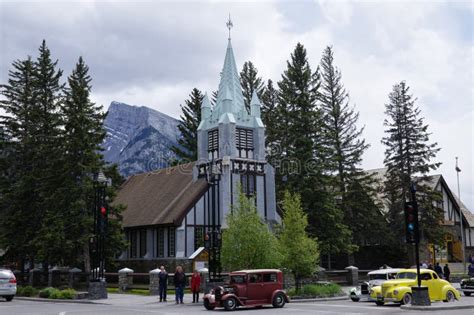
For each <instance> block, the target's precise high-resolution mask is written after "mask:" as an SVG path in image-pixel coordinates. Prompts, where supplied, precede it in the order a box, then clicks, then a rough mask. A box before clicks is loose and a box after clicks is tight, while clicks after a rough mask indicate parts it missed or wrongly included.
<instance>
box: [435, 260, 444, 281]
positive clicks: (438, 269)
mask: <svg viewBox="0 0 474 315" xmlns="http://www.w3.org/2000/svg"><path fill="white" fill-rule="evenodd" d="M434 271H435V272H436V273H437V274H438V277H440V278H441V279H443V269H442V268H441V266H440V265H439V262H436V265H435V267H434Z"/></svg>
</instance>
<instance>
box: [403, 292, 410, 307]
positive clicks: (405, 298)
mask: <svg viewBox="0 0 474 315" xmlns="http://www.w3.org/2000/svg"><path fill="white" fill-rule="evenodd" d="M402 304H403V305H407V304H411V294H410V293H405V295H403V299H402Z"/></svg>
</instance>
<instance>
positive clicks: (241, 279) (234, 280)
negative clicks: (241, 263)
mask: <svg viewBox="0 0 474 315" xmlns="http://www.w3.org/2000/svg"><path fill="white" fill-rule="evenodd" d="M244 282H245V276H244V275H238V276H230V283H231V284H234V283H237V284H239V283H244Z"/></svg>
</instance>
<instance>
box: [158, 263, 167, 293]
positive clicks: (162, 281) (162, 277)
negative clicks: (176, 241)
mask: <svg viewBox="0 0 474 315" xmlns="http://www.w3.org/2000/svg"><path fill="white" fill-rule="evenodd" d="M158 278H159V285H160V302H163V301H164V302H166V290H168V273H167V272H166V270H165V266H161V267H160V273H159V274H158Z"/></svg>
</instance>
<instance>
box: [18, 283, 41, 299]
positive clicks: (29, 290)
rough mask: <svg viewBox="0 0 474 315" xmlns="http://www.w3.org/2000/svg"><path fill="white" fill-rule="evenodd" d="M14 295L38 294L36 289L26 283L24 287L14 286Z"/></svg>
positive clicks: (28, 295)
mask: <svg viewBox="0 0 474 315" xmlns="http://www.w3.org/2000/svg"><path fill="white" fill-rule="evenodd" d="M16 295H18V296H27V297H30V296H37V295H38V290H37V289H35V288H33V287H32V286H30V285H28V286H26V287H20V286H18V287H17V288H16Z"/></svg>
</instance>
